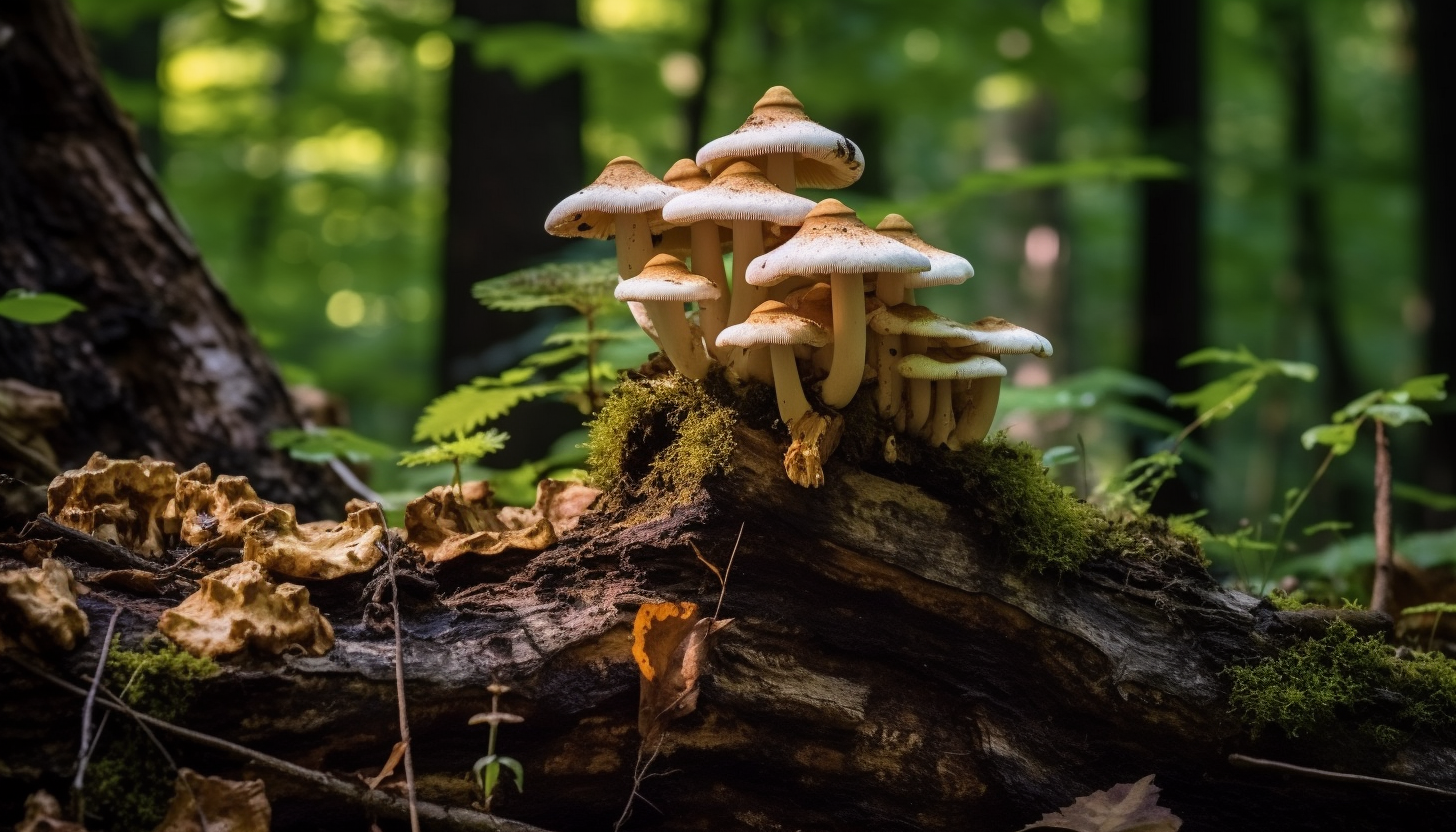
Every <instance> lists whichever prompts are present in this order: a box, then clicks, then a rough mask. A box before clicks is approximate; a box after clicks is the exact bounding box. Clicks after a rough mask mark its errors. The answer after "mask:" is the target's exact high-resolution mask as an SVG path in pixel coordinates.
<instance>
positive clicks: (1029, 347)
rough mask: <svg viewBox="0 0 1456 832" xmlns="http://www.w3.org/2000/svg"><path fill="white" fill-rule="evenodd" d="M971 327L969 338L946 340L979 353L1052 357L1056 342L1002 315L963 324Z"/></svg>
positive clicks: (969, 328)
mask: <svg viewBox="0 0 1456 832" xmlns="http://www.w3.org/2000/svg"><path fill="white" fill-rule="evenodd" d="M961 326H962V327H964V328H965V329H967V330H969V331H970V333H971V334H970V337H968V338H952V339H951V340H949V341H947V342H946V343H947V344H948V345H950V346H955V347H962V348H965V349H966V351H968V352H973V353H976V354H978V355H1037V356H1041V357H1042V358H1050V357H1051V355H1052V342H1051V341H1048V340H1047V339H1045V338H1043V337H1042V336H1040V335H1037V334H1036V333H1035V332H1032V331H1031V330H1029V329H1026V328H1025V327H1020V326H1017V325H1016V324H1013V323H1011V322H1010V321H1007V320H1004V319H1002V318H991V317H987V318H982V319H981V320H979V321H976V322H975V323H971V324H961Z"/></svg>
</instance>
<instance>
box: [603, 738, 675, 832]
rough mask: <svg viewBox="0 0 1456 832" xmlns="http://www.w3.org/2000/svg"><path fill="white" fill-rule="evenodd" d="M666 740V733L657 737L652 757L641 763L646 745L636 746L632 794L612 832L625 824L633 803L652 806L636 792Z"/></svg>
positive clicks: (613, 825)
mask: <svg viewBox="0 0 1456 832" xmlns="http://www.w3.org/2000/svg"><path fill="white" fill-rule="evenodd" d="M666 738H667V732H666V731H664V732H662V734H660V735H659V736H658V738H657V746H656V747H655V748H653V749H652V755H651V756H649V757H648V758H647V761H646V762H643V761H642V752H643V751H645V750H646V744H645V743H644V744H639V745H638V746H637V760H636V762H635V763H633V765H632V793H631V794H629V795H627V805H626V806H623V807H622V815H621V817H619V818H617V822H616V823H614V824H612V832H619V830H621V828H622V824H624V823H626V822H627V818H630V817H632V803H633V802H634V801H638V800H640V801H642V802H643V803H646V804H647V805H648V806H652V802H651V801H649V800H648V799H647V798H645V797H643V796H642V794H641V792H639V791H638V790H639V789H641V788H642V781H643V780H646V779H647V770H648V769H650V768H651V767H652V763H653V761H654V760H656V759H657V754H658V752H660V751H661V750H662V742H663V740H664V739H666ZM652 808H654V809H656V808H657V807H656V806H652ZM659 811H661V810H659Z"/></svg>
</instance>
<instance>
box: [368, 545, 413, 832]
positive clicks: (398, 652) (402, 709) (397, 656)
mask: <svg viewBox="0 0 1456 832" xmlns="http://www.w3.org/2000/svg"><path fill="white" fill-rule="evenodd" d="M388 539H389V538H388V537H386V538H385V540H388ZM375 545H376V546H378V547H379V548H380V549H381V550H383V552H384V556H385V557H386V558H387V559H388V564H387V566H388V569H389V588H390V590H392V591H393V592H394V604H393V606H394V686H395V692H396V698H397V699H398V700H399V741H400V742H402V743H404V784H405V792H406V793H407V794H408V795H409V819H410V832H420V816H419V811H418V809H417V808H416V802H417V801H416V799H415V761H414V751H413V750H412V749H411V748H410V727H409V709H408V708H407V707H406V705H405V698H404V635H403V628H402V627H401V626H400V623H399V582H398V581H396V580H395V577H394V561H395V558H396V553H397V550H396V549H395V547H394V546H393V545H389V546H386V545H385V544H384V542H383V541H381V542H379V543H376V544H375Z"/></svg>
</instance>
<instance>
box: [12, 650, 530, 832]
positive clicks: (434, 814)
mask: <svg viewBox="0 0 1456 832" xmlns="http://www.w3.org/2000/svg"><path fill="white" fill-rule="evenodd" d="M5 658H7V659H9V660H10V661H12V662H14V663H15V664H16V666H18V667H21V668H23V669H25V670H26V671H28V672H29V673H31V674H32V675H34V676H37V677H39V678H41V679H44V680H46V681H47V682H50V683H51V684H53V685H55V686H57V687H59V688H61V689H63V690H66V691H69V692H71V693H73V694H75V695H77V696H85V695H86V691H85V690H84V689H82V688H80V687H77V686H76V685H73V684H71V683H70V682H68V681H66V680H65V679H62V678H61V677H59V676H56V675H55V674H53V673H51V672H50V671H48V670H45V669H44V668H42V667H39V666H37V665H35V664H32V663H31V662H30V660H29V659H27V658H25V657H23V656H20V655H18V654H14V653H10V654H6V655H5ZM97 704H98V705H100V706H101V707H103V708H109V709H111V710H113V711H117V712H120V713H123V714H126V715H127V716H129V717H131V718H132V719H135V720H136V721H137V722H140V723H143V724H145V725H148V726H150V727H152V728H156V729H157V730H159V731H163V732H165V733H168V734H172V735H173V736H177V737H181V738H183V739H186V740H190V741H191V742H194V743H196V744H198V745H201V746H205V747H207V748H212V749H215V750H218V751H222V752H224V753H227V754H231V755H234V756H237V757H241V758H243V759H245V760H249V761H251V762H253V763H255V764H257V765H259V766H261V767H263V768H266V769H270V770H272V771H275V772H278V773H279V774H283V775H286V776H289V777H293V778H295V779H297V780H301V781H303V782H305V783H309V784H312V785H313V786H315V787H316V788H317V789H318V790H320V791H322V792H326V793H328V794H331V795H334V796H335V797H338V798H341V799H343V800H346V801H348V802H350V803H353V804H356V805H358V806H362V807H364V808H365V809H367V810H370V811H374V812H378V813H379V814H380V815H382V816H384V817H391V818H407V817H409V803H408V801H406V800H404V799H402V798H398V797H395V796H393V795H389V794H386V793H384V792H380V791H370V790H369V789H367V788H365V787H364V784H362V783H351V782H349V781H347V780H342V779H340V778H338V777H334V776H333V775H330V774H325V773H323V772H322V771H317V770H315V769H311V768H305V767H303V766H300V765H295V764H293V763H290V762H288V761H287V760H280V759H278V758H277V757H272V756H269V755H267V754H264V753H262V752H261V751H254V750H253V749H251V748H248V747H246V746H242V745H238V744H237V743H233V742H228V741H227V740H224V739H220V738H218V737H214V736H212V735H211V734H204V733H202V732H201V731H193V730H192V729H190V728H183V727H182V726H180V725H174V724H172V723H170V722H167V721H166V720H162V719H157V718H156V717H154V716H149V715H147V714H144V713H140V712H138V711H135V710H133V709H132V708H131V707H129V706H127V705H126V704H125V703H117V702H113V701H108V700H102V699H98V700H97ZM418 812H419V816H420V817H421V818H423V819H424V820H426V821H428V822H429V823H430V826H431V828H432V829H442V830H446V832H546V830H544V829H541V828H540V827H538V826H532V825H531V824H529V823H522V822H520V821H515V820H509V819H506V818H500V817H495V816H492V815H486V814H483V813H481V812H476V811H474V810H471V809H461V808H457V807H454V806H441V805H439V804H438V803H425V802H421V803H419V804H418Z"/></svg>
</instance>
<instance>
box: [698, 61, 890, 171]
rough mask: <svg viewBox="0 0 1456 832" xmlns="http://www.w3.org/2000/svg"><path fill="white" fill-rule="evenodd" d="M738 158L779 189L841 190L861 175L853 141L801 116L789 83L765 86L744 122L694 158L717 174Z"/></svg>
mask: <svg viewBox="0 0 1456 832" xmlns="http://www.w3.org/2000/svg"><path fill="white" fill-rule="evenodd" d="M739 159H746V160H748V161H750V162H753V163H754V164H756V165H757V166H758V167H759V168H760V169H762V170H763V172H764V173H765V174H766V175H767V176H768V179H769V181H771V182H773V184H774V185H775V186H777V187H778V188H779V189H780V190H784V191H788V192H789V193H793V192H794V188H795V187H796V186H803V187H806V188H843V187H845V186H847V185H853V184H854V183H855V182H856V181H858V180H859V177H860V174H862V173H864V156H862V155H860V152H859V148H857V147H855V146H854V142H852V141H850V140H849V139H846V138H845V137H844V136H841V135H839V134H838V133H836V132H834V131H833V130H830V129H829V128H827V127H822V126H820V125H819V124H818V123H816V122H815V121H814V120H812V119H810V118H809V117H808V116H806V115H804V105H803V104H801V103H799V99H797V98H795V97H794V94H793V93H792V92H790V91H789V88H788V87H770V88H769V90H768V92H765V93H764V94H763V97H762V98H760V99H759V100H758V103H757V104H754V105H753V114H752V115H750V116H749V117H748V120H747V121H745V122H743V126H742V127H739V128H738V129H737V130H734V131H733V132H732V133H730V134H729V135H727V136H723V137H722V138H718V139H714V140H712V141H710V142H708V143H707V144H705V145H703V149H702V150H699V151H698V158H697V162H698V164H699V165H701V166H702V167H703V168H705V169H706V170H707V171H708V172H709V173H711V174H713V175H714V176H717V175H718V174H719V173H720V172H721V171H723V169H724V168H726V167H728V166H729V165H730V164H732V163H733V162H735V161H737V160H739Z"/></svg>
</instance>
